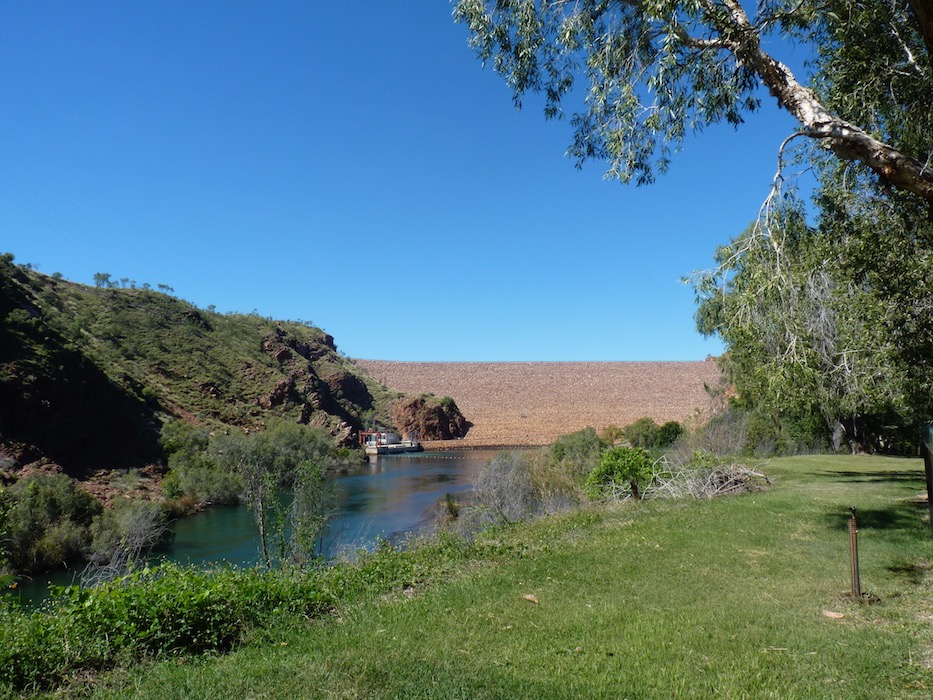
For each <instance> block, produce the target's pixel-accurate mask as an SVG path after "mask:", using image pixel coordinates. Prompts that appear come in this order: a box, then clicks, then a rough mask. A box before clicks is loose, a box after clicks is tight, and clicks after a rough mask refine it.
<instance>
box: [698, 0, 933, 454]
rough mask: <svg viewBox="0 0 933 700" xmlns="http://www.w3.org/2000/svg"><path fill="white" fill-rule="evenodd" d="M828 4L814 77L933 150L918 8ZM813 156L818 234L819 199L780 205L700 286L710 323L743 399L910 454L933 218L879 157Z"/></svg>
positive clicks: (921, 417) (880, 127)
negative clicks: (866, 160) (890, 176)
mask: <svg viewBox="0 0 933 700" xmlns="http://www.w3.org/2000/svg"><path fill="white" fill-rule="evenodd" d="M915 9H916V8H915ZM824 11H825V13H826V15H827V17H829V18H830V19H827V20H825V21H823V22H821V23H820V24H819V26H818V28H817V31H816V36H817V37H818V39H819V41H818V44H817V46H818V48H817V51H816V59H815V69H816V70H815V78H814V83H815V85H816V86H817V88H818V90H819V93H820V94H821V95H822V96H823V98H824V99H825V101H826V103H827V104H830V105H832V106H833V107H834V108H836V109H838V110H839V111H840V112H842V113H845V114H847V115H849V116H850V118H852V119H855V120H858V121H859V122H861V123H863V124H866V125H868V126H869V128H870V129H871V131H872V132H873V133H877V134H882V135H883V136H884V138H886V139H887V140H889V141H891V142H896V143H898V144H902V146H903V147H904V148H905V149H908V150H911V151H913V152H915V153H921V154H922V153H924V152H927V153H928V152H929V149H930V143H931V140H933V98H931V95H933V80H931V64H930V53H929V41H926V42H924V40H923V39H921V36H920V34H919V33H918V32H917V31H915V29H914V25H913V24H912V23H911V22H910V18H909V16H908V15H906V14H905V12H906V6H904V5H902V4H895V3H890V2H884V1H881V0H875V1H873V2H862V3H851V2H842V1H836V2H831V3H827V4H826V5H825V10H824ZM918 16H919V13H918ZM927 16H929V15H927ZM927 37H928V35H927ZM927 158H929V156H927ZM811 162H812V165H813V167H814V169H815V172H816V174H817V177H818V179H819V183H820V185H819V188H818V190H817V192H816V196H815V197H814V204H815V205H816V207H815V210H816V216H815V217H814V218H815V225H808V224H807V223H806V217H805V215H804V214H805V206H804V203H803V202H801V201H799V200H796V199H795V198H794V197H792V196H788V195H787V194H785V195H784V196H783V197H782V198H777V197H775V198H774V203H773V206H771V207H770V208H769V210H768V212H767V215H766V216H765V217H763V219H762V220H760V221H758V222H756V224H755V225H754V226H753V227H751V228H750V229H749V230H748V231H746V232H745V234H743V235H742V236H740V237H739V238H738V239H736V240H735V241H733V242H732V244H730V245H729V246H726V247H724V248H723V249H721V250H720V251H719V253H718V260H717V262H718V263H719V264H720V267H719V268H718V269H717V270H715V271H712V272H711V273H709V274H707V275H705V276H701V277H700V278H698V280H697V290H698V292H699V298H700V300H701V306H700V309H699V312H698V325H699V327H700V329H701V330H703V331H704V332H707V333H709V332H717V333H719V334H720V335H721V336H722V338H723V339H724V340H725V341H726V344H727V346H728V348H729V355H728V362H729V365H730V371H731V374H732V376H733V378H734V379H735V381H736V384H737V385H738V387H739V390H740V393H741V394H744V395H745V396H746V397H749V396H754V397H756V399H757V401H758V403H759V408H761V407H762V406H764V407H766V408H770V409H772V410H773V411H774V412H776V413H779V414H782V415H784V416H787V415H796V416H797V418H801V417H803V418H804V419H805V416H806V414H807V413H810V414H812V415H816V416H819V417H820V418H821V419H822V421H823V423H824V426H825V431H826V432H827V433H828V434H831V435H833V438H834V443H836V446H838V445H839V444H840V443H841V441H842V440H843V439H845V440H846V441H847V442H848V443H849V444H850V446H851V447H852V448H853V449H855V450H858V449H862V448H875V449H891V448H892V447H896V446H897V445H896V443H898V442H900V443H902V444H906V445H909V444H911V443H913V442H914V441H915V438H916V435H915V433H916V428H917V427H918V424H921V423H923V422H928V421H930V420H931V419H933V367H931V363H930V361H929V358H930V357H933V223H931V217H930V209H929V208H928V206H927V204H926V203H925V202H924V201H923V200H921V199H918V198H916V197H915V196H913V195H912V194H911V193H908V192H905V191H903V190H899V189H897V188H896V187H894V186H892V183H890V182H889V181H887V180H886V179H884V178H879V177H877V175H876V174H875V173H873V172H872V171H871V169H870V168H869V167H867V166H865V165H863V164H859V163H851V162H846V161H843V160H839V159H837V158H834V157H831V155H829V154H815V155H814V156H813V157H812V160H811Z"/></svg>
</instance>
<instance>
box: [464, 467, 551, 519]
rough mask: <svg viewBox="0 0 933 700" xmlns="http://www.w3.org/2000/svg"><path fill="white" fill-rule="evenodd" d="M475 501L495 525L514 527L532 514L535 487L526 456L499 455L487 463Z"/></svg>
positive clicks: (477, 487)
mask: <svg viewBox="0 0 933 700" xmlns="http://www.w3.org/2000/svg"><path fill="white" fill-rule="evenodd" d="M475 499H476V503H477V505H478V506H479V507H480V508H481V509H482V510H483V511H485V512H486V513H487V514H488V515H489V519H490V520H491V521H493V522H506V523H513V522H517V521H519V520H522V519H524V518H525V517H527V516H529V515H530V514H531V513H533V512H534V510H535V502H536V498H535V494H534V483H533V481H532V478H531V472H530V471H529V469H528V464H527V462H526V460H525V459H523V456H522V455H516V454H513V453H511V452H500V453H499V454H497V455H496V456H495V457H493V458H492V459H490V460H489V461H488V462H486V464H484V465H483V469H482V471H481V472H480V475H479V483H478V484H477V486H476V493H475Z"/></svg>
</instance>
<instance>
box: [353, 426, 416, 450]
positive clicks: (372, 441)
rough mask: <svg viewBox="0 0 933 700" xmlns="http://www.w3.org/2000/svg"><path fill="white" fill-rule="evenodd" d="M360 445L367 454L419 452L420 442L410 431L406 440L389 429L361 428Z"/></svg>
mask: <svg viewBox="0 0 933 700" xmlns="http://www.w3.org/2000/svg"><path fill="white" fill-rule="evenodd" d="M360 446H361V447H362V448H363V449H364V450H365V451H366V454H368V455H394V454H401V453H404V452H421V443H420V442H418V440H416V439H415V436H414V435H413V434H411V433H409V435H408V439H407V440H402V437H401V436H400V435H399V434H398V433H395V432H392V431H391V430H363V431H362V432H360Z"/></svg>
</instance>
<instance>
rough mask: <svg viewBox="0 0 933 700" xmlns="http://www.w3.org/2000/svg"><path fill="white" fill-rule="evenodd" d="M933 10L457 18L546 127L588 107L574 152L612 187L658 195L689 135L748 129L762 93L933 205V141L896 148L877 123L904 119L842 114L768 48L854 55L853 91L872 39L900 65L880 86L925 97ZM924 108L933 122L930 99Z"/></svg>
mask: <svg viewBox="0 0 933 700" xmlns="http://www.w3.org/2000/svg"><path fill="white" fill-rule="evenodd" d="M930 6H931V3H930V0H912V1H911V2H910V3H909V6H908V5H907V4H905V3H895V2H893V0H866V1H865V2H858V1H855V0H845V1H837V2H823V1H820V0H763V1H762V2H758V3H757V4H755V5H754V7H752V5H751V4H750V3H746V4H745V5H743V4H741V3H740V2H738V0H640V1H639V0H460V1H459V2H458V3H457V4H456V7H455V9H454V18H455V19H456V20H457V21H458V22H461V23H463V24H465V25H466V26H467V27H468V28H469V31H470V43H471V45H472V46H473V47H474V49H475V50H476V51H477V53H478V55H479V57H480V58H481V59H482V60H483V61H484V62H491V63H492V66H493V68H494V69H495V70H496V71H497V72H498V73H500V74H501V75H502V76H503V77H504V78H505V80H506V82H507V83H508V84H509V86H510V87H511V88H512V90H513V95H514V100H515V102H516V104H517V105H520V104H521V101H522V98H523V96H524V95H525V94H527V93H529V92H534V93H543V95H544V97H545V100H546V102H545V108H544V110H545V115H546V116H547V117H559V116H562V115H563V113H564V102H565V101H566V100H568V99H570V100H578V99H579V98H581V97H583V95H584V94H585V97H583V105H582V108H581V109H579V110H577V111H575V112H574V113H573V116H572V117H571V124H572V125H573V129H574V140H573V144H572V145H571V146H570V149H569V153H570V155H571V156H573V157H574V158H575V159H576V160H577V163H578V164H579V163H581V162H582V161H584V160H587V159H590V158H596V159H599V160H605V161H608V163H609V170H608V173H607V175H608V176H610V177H615V178H618V179H619V180H621V181H623V182H628V181H629V180H631V179H632V178H634V179H635V180H636V182H638V183H648V182H651V181H652V180H653V179H654V176H655V172H656V171H657V172H663V171H664V170H666V169H667V166H668V164H669V159H670V156H671V154H672V152H673V151H674V150H676V148H677V146H678V144H679V143H680V142H681V141H682V140H683V138H684V135H685V134H687V133H688V132H691V131H697V130H701V129H703V128H704V127H706V126H708V125H710V124H714V123H718V122H723V121H725V122H728V123H730V124H734V125H738V124H740V123H741V122H742V121H743V118H744V115H745V114H747V113H748V112H752V111H754V110H756V109H758V108H759V106H760V96H761V94H762V93H761V90H760V89H759V88H762V87H763V88H765V89H766V90H767V91H768V92H769V93H770V94H771V95H772V96H773V97H774V98H776V100H777V103H778V105H779V106H780V107H781V108H783V109H785V110H786V111H788V112H789V113H790V114H791V115H793V116H794V118H795V119H796V120H797V121H798V123H799V125H800V128H799V131H798V132H797V133H798V134H799V135H801V136H805V137H807V138H809V139H813V140H814V141H816V142H818V143H819V144H821V145H822V146H824V147H825V148H827V149H829V150H830V151H831V152H832V153H833V154H835V156H836V157H838V158H840V159H842V160H845V161H854V162H858V163H861V164H863V165H864V166H866V167H867V168H868V169H870V171H871V172H872V173H874V175H875V176H876V177H877V178H880V179H882V180H883V181H884V182H886V183H889V184H890V185H891V186H892V187H894V188H896V189H899V190H903V191H906V192H911V193H913V194H914V195H916V196H918V197H919V198H920V199H921V200H923V201H924V202H926V204H927V205H928V206H929V205H933V169H931V168H929V167H927V165H928V159H929V157H930V138H929V137H928V138H927V139H925V142H924V143H923V144H914V143H910V142H903V143H902V142H898V141H897V140H887V137H888V136H890V133H886V131H887V130H886V129H884V128H881V129H879V128H878V127H879V126H881V127H884V126H885V125H884V124H879V123H878V120H879V119H880V120H881V121H882V122H883V121H884V120H885V119H891V118H893V114H894V113H895V112H896V109H894V108H892V109H884V108H883V107H882V106H880V105H879V106H878V107H877V108H872V107H869V108H867V112H866V109H864V108H863V105H864V101H863V100H861V98H860V96H859V94H858V93H856V94H855V95H854V96H852V97H850V99H849V101H848V102H847V103H844V102H841V101H833V100H832V97H833V95H832V94H827V91H826V90H824V89H821V88H822V86H819V85H817V86H814V85H807V84H805V82H802V81H801V80H800V79H798V77H797V76H796V75H794V73H793V72H792V71H791V70H790V69H789V68H788V67H787V65H786V64H784V63H782V62H781V61H780V57H779V56H778V55H777V54H776V53H775V54H774V55H773V54H772V52H771V51H772V49H771V47H774V51H780V49H781V42H779V41H775V38H783V39H785V40H787V41H798V42H806V43H812V44H813V46H814V47H818V46H821V44H820V43H818V42H823V43H829V44H830V46H831V47H835V46H837V45H843V44H844V43H846V45H844V46H843V48H844V49H846V50H847V51H843V52H840V53H839V54H838V56H839V60H840V61H841V62H842V65H841V71H842V75H840V76H836V75H834V74H830V75H829V79H830V80H832V81H833V84H834V85H838V86H839V90H840V91H842V90H843V89H844V88H843V87H842V85H843V84H844V83H845V81H846V79H851V80H853V81H855V82H856V83H858V82H859V81H860V80H861V78H863V77H864V76H862V75H860V73H859V69H860V68H863V67H864V65H860V63H861V64H864V62H871V63H872V65H873V66H874V65H876V62H875V60H874V57H873V56H872V55H871V51H872V48H871V47H864V48H862V49H859V48H858V45H859V44H862V43H863V41H864V36H865V34H864V32H863V30H864V29H866V28H867V27H870V30H869V32H868V33H871V34H873V35H874V36H877V37H878V42H879V43H883V44H884V45H885V46H886V47H887V46H890V47H891V51H893V52H894V54H895V55H894V56H893V57H892V58H893V62H892V63H891V64H889V65H888V70H887V71H886V72H885V74H882V75H878V76H877V78H876V81H877V83H878V85H879V86H880V85H883V84H885V83H886V79H887V78H888V77H892V78H893V77H894V76H895V75H901V74H904V78H903V80H899V81H898V82H906V83H908V84H912V85H915V86H917V88H915V89H911V92H912V93H913V94H917V95H919V96H922V95H923V94H924V93H923V92H922V88H923V85H929V81H930V70H931V66H930V56H929V46H930V45H931V43H933V29H931V26H930V21H929V16H930ZM752 10H754V11H752ZM864 15H868V16H872V15H878V16H883V20H884V23H883V24H877V25H874V26H872V25H866V24H862V22H861V21H859V20H860V19H863V16H864ZM858 57H861V58H862V59H863V60H862V61H858V60H857V58H858ZM579 83H583V86H582V87H581V86H580V85H579ZM859 84H860V83H859ZM891 87H893V86H891ZM584 91H585V92H584ZM925 94H926V95H929V94H930V93H929V91H927V92H926V93H925ZM827 98H829V99H827ZM902 99H903V96H902V95H896V96H895V98H894V100H893V101H895V102H901V101H902ZM923 104H924V105H926V106H927V109H928V105H929V102H928V98H927V100H926V101H924V102H923Z"/></svg>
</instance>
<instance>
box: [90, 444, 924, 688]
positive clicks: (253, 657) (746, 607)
mask: <svg viewBox="0 0 933 700" xmlns="http://www.w3.org/2000/svg"><path fill="white" fill-rule="evenodd" d="M762 468H763V469H764V470H765V471H766V472H767V473H768V474H769V475H771V476H772V477H773V478H774V484H773V485H772V486H771V487H770V489H768V490H767V491H766V492H760V493H755V494H750V495H746V496H739V497H730V498H722V499H718V500H714V501H700V502H677V503H672V502H644V503H634V504H628V505H626V506H624V507H618V508H615V509H609V510H599V511H587V512H581V513H576V514H573V515H570V516H565V517H561V518H552V519H548V520H545V521H541V522H538V523H533V524H529V525H523V526H517V527H514V528H511V529H509V530H506V531H501V532H498V533H493V534H491V535H489V536H488V537H486V538H485V539H484V540H483V541H482V542H481V543H480V544H479V545H478V547H477V549H476V551H477V556H476V558H475V559H474V560H473V561H472V562H466V563H462V564H458V565H457V568H456V571H455V572H454V573H450V572H449V568H448V573H445V574H444V575H443V579H442V580H438V581H436V582H435V583H434V584H432V585H428V586H425V587H423V588H419V589H417V590H415V591H408V592H406V591H396V592H394V593H392V594H390V595H388V596H379V597H378V598H371V599H369V600H367V601H366V602H363V603H356V604H352V605H347V606H344V607H342V608H340V609H339V610H338V611H337V612H336V614H335V615H334V616H333V618H324V619H318V620H314V621H303V620H285V621H283V622H282V623H281V624H280V625H279V626H277V627H273V628H271V629H267V630H264V631H262V632H257V633H254V635H253V636H252V638H251V640H250V641H249V642H248V643H247V644H246V645H244V646H243V647H241V648H240V649H239V650H238V651H236V652H233V653H231V654H228V655H225V656H217V657H201V658H191V657H189V658H187V659H186V660H177V659H174V660H171V661H161V662H153V663H150V664H148V665H145V666H142V667H132V668H129V669H124V670H121V671H119V672H114V673H113V674H111V675H110V676H109V677H108V678H106V679H105V680H104V682H103V683H102V684H101V685H99V686H98V687H97V688H96V692H95V694H94V697H101V698H115V697H143V698H145V697H151V698H165V697H191V698H194V697H198V698H200V697H255V698H260V697H261V698H296V697H321V698H584V697H586V698H603V697H604V698H624V697H628V698H672V697H677V698H710V697H718V698H913V697H916V698H927V697H930V694H931V692H933V670H931V664H933V575H931V568H930V567H931V562H933V544H931V541H930V533H929V527H928V525H927V523H925V522H924V519H923V516H924V508H923V507H921V506H919V505H918V504H917V503H916V502H915V500H914V497H915V496H916V494H917V493H919V492H921V491H922V489H923V481H922V477H923V468H922V464H921V463H920V461H919V460H905V459H886V458H870V457H849V458H845V457H835V458H834V457H800V458H787V459H776V460H774V461H773V462H771V463H769V464H767V465H765V466H763V467H762ZM850 506H857V507H858V508H859V513H860V514H861V527H860V546H861V564H862V585H863V589H864V590H866V591H868V592H870V593H872V594H874V595H876V596H878V597H879V598H880V602H878V603H877V604H874V605H865V604H857V603H854V602H851V601H850V600H848V599H847V598H846V597H845V596H844V595H843V593H844V592H845V591H846V590H847V589H848V586H849V578H848V576H849V574H848V571H849V569H848V536H847V534H846V529H845V523H846V519H847V517H848V512H849V511H848V509H849V507H850ZM448 566H449V563H448ZM426 577H427V578H430V572H428V574H427V576H426ZM423 578H424V577H423ZM526 595H533V596H535V598H536V600H537V601H538V602H537V603H535V602H531V601H529V600H527V599H526V598H525V596H526ZM824 611H832V612H838V613H842V614H843V616H844V617H842V618H840V619H831V618H829V617H826V616H825V615H824V614H823V612H824Z"/></svg>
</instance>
